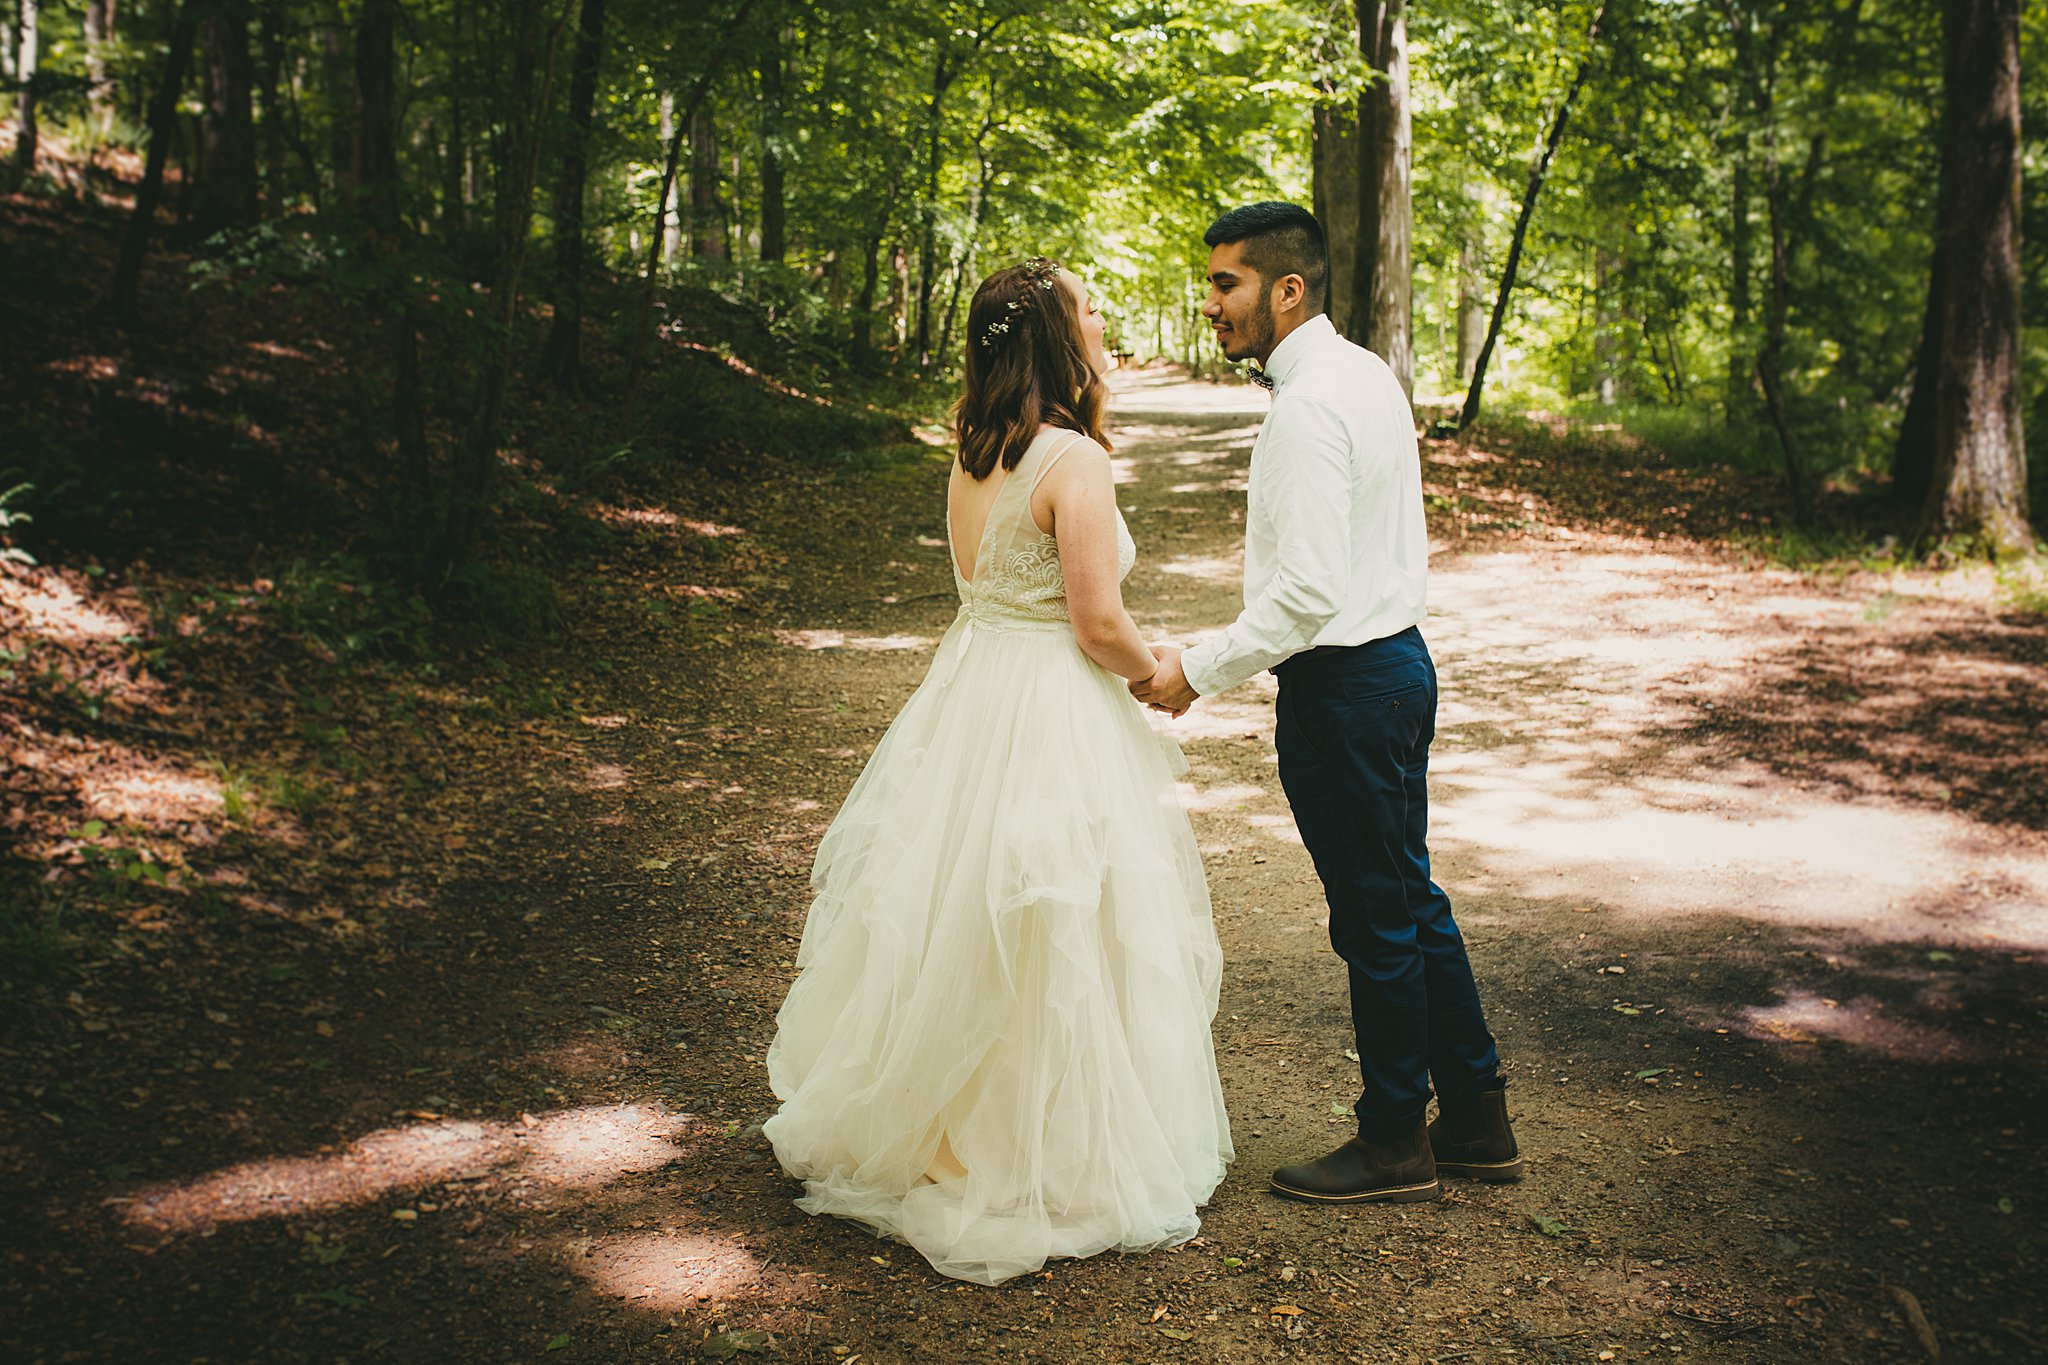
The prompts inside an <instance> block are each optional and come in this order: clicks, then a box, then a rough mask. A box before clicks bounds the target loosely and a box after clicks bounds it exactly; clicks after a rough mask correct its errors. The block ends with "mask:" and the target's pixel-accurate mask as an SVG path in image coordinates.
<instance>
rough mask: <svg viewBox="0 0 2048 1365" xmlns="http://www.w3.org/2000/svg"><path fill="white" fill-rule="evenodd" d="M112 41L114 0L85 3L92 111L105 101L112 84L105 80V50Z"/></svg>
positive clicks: (86, 65) (92, 0)
mask: <svg viewBox="0 0 2048 1365" xmlns="http://www.w3.org/2000/svg"><path fill="white" fill-rule="evenodd" d="M113 41H114V0H85V74H86V79H87V80H88V81H89V82H90V84H89V85H88V86H87V88H86V98H87V99H88V100H90V101H91V102H92V104H93V106H94V107H95V108H97V107H99V106H101V105H104V104H106V103H107V102H108V99H109V97H110V96H111V95H112V94H113V85H112V83H111V82H110V81H109V80H108V79H107V48H108V46H109V45H110V44H112V43H113Z"/></svg>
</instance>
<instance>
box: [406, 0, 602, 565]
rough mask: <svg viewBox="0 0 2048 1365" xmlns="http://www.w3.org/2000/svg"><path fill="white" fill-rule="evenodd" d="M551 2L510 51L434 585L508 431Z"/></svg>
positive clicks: (466, 543) (547, 90) (473, 522)
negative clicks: (466, 398) (476, 334)
mask: <svg viewBox="0 0 2048 1365" xmlns="http://www.w3.org/2000/svg"><path fill="white" fill-rule="evenodd" d="M545 2H546V0H522V2H521V4H520V7H519V29H518V37H517V39H516V40H515V44H514V47H513V51H512V84H511V87H510V95H511V99H510V101H509V103H508V106H507V107H508V109H509V110H510V115H511V116H510V120H509V122H508V125H507V127H506V129H505V140H504V156H505V160H504V162H503V164H502V165H500V166H499V167H498V175H497V188H498V195H497V203H496V204H495V205H494V206H493V217H492V223H491V227H492V230H493V237H494V239H495V240H494V243H493V246H494V251H493V261H492V268H491V294H490V300H491V304H490V313H489V317H488V320H487V321H486V322H485V325H484V329H483V334H482V342H483V345H482V351H483V354H482V358H481V363H480V365H479V367H478V372H477V381H476V390H475V397H474V399H473V400H472V402H471V404H470V408H469V413H468V416H467V418H466V420H465V421H464V423H463V429H462V437H461V440H460V443H459V444H458V446H457V448H456V452H455V469H454V487H453V488H452V489H451V490H450V496H449V500H448V521H447V529H446V531H445V533H444V534H443V536H442V540H441V545H440V547H439V550H440V555H439V563H437V564H436V565H435V566H434V569H435V573H434V575H433V577H432V579H431V580H430V581H431V582H432V583H433V584H434V585H435V586H437V587H438V586H440V585H442V584H444V583H445V582H446V581H447V577H448V575H449V574H451V573H452V572H453V571H454V570H455V569H457V568H458V567H460V566H461V565H462V564H464V563H466V562H467V561H468V560H469V558H470V556H471V554H472V553H473V550H474V547H475V544H476V537H477V529H478V527H479V526H480V524H481V523H482V519H483V510H484V506H485V504H486V503H487V502H488V500H489V498H490V489H491V476H492V473H493V471H494V469H495V468H496V465H497V462H498V439H499V435H500V432H501V430H502V428H503V426H504V418H505V393H506V389H507V387H508V384H509V381H510V379H511V374H512V349H513V340H514V337H515V335H516V333H517V328H518V323H519V286H520V282H521V280H522V278H523V277H524V274H525V271H526V246H527V237H528V233H529V230H530V229H531V228H532V225H533V188H534V183H535V181H536V180H538V179H539V176H540V142H541V138H540V120H541V116H542V114H543V113H544V112H545V111H546V110H547V108H548V105H549V103H550V100H551V97H552V87H553V85H554V76H555V51H556V48H557V45H558V43H559V41H560V38H561V33H562V28H563V25H565V24H566V23H567V22H568V17H569V9H568V7H567V6H566V5H565V6H564V7H563V10H562V14H561V19H560V21H559V22H557V23H556V24H555V25H554V26H553V28H552V29H550V28H548V27H546V26H544V25H543V23H542V19H543V17H544V16H543V14H542V7H543V5H544V4H545Z"/></svg>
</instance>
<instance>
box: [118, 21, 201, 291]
mask: <svg viewBox="0 0 2048 1365" xmlns="http://www.w3.org/2000/svg"><path fill="white" fill-rule="evenodd" d="M197 3H198V0H182V3H181V4H179V6H178V17H177V18H176V20H174V21H173V22H172V24H171V42H170V47H169V48H168V50H166V51H165V53H164V65H163V74H162V76H161V77H160V78H159V79H158V81H157V88H156V92H155V93H154V94H153V95H152V96H151V98H150V101H149V155H148V157H147V158H145V159H144V161H143V164H142V183H141V184H139V185H137V186H136V187H135V209H134V212H132V213H131V214H129V216H128V227H127V230H126V231H125V232H124V233H123V234H122V237H121V256H120V259H119V260H118V261H117V262H116V263H115V265H114V290H113V312H114V318H115V320H116V321H118V322H120V323H121V324H122V325H123V326H129V325H132V324H133V323H135V322H137V321H138V320H139V318H140V313H139V309H138V305H139V303H140V299H141V294H142V262H143V258H144V257H145V256H146V255H147V254H148V253H149V234H150V230H151V229H152V228H154V227H155V226H156V209H157V204H158V202H159V201H160V200H161V199H162V198H163V190H164V165H165V163H166V162H168V161H169V160H170V156H171V143H172V142H173V141H175V140H176V138H177V136H178V94H179V92H180V91H181V90H182V89H183V88H184V85H185V68H186V67H187V66H188V65H190V64H191V61H192V41H193V36H194V35H195V34H196V33H197V32H198V29H199V11H198V8H197Z"/></svg>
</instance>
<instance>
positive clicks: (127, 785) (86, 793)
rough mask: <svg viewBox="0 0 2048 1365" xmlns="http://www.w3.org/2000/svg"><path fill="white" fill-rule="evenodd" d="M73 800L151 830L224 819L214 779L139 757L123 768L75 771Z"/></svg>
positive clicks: (105, 816)
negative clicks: (207, 778) (171, 769)
mask: <svg viewBox="0 0 2048 1365" xmlns="http://www.w3.org/2000/svg"><path fill="white" fill-rule="evenodd" d="M78 799H79V801H80V802H81V803H82V804H83V805H84V806H85V808H86V809H87V810H89V811H91V812H92V813H93V814H94V815H95V816H97V817H99V818H100V819H102V820H112V821H122V822H132V823H135V824H139V825H147V826H149V827H151V828H153V829H167V828H169V827H171V826H173V825H184V824H194V823H197V822H198V821H201V820H209V819H224V817H223V816H222V810H221V791H220V786H219V785H218V784H217V783H214V782H210V781H205V780H203V779H201V778H197V777H193V776H191V775H189V774H186V773H180V772H172V771H170V770H167V769H164V768H160V767H157V766H155V765H152V764H148V763H146V762H144V761H143V760H141V759H140V758H138V759H137V760H136V761H135V762H134V763H133V764H131V765H129V766H126V767H121V768H108V767H105V766H102V767H100V768H97V769H95V770H93V771H91V772H88V773H84V774H81V775H80V778H79V783H78Z"/></svg>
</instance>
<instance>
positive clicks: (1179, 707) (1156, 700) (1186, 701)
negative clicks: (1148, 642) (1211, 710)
mask: <svg viewBox="0 0 2048 1365" xmlns="http://www.w3.org/2000/svg"><path fill="white" fill-rule="evenodd" d="M1152 657H1153V658H1155V659H1157V660H1159V669H1158V671H1157V672H1155V673H1154V674H1153V675H1152V676H1151V677H1149V678H1147V679H1145V680H1144V681H1143V682H1134V683H1132V684H1131V695H1132V696H1134V697H1136V698H1137V699H1138V700H1139V701H1141V702H1143V703H1145V705H1147V706H1149V707H1151V708H1152V709H1153V710H1155V711H1164V712H1166V714H1168V715H1169V716H1172V717H1174V718H1175V719H1176V720H1177V719H1179V718H1180V717H1181V716H1184V715H1186V714H1187V710H1188V707H1190V706H1192V705H1194V703H1195V698H1196V697H1197V696H1198V695H1200V694H1199V693H1197V692H1196V691H1195V689H1194V688H1192V687H1189V686H1188V679H1187V674H1185V673H1183V672H1182V671H1181V667H1180V647H1179V646H1178V645H1154V646H1152Z"/></svg>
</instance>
